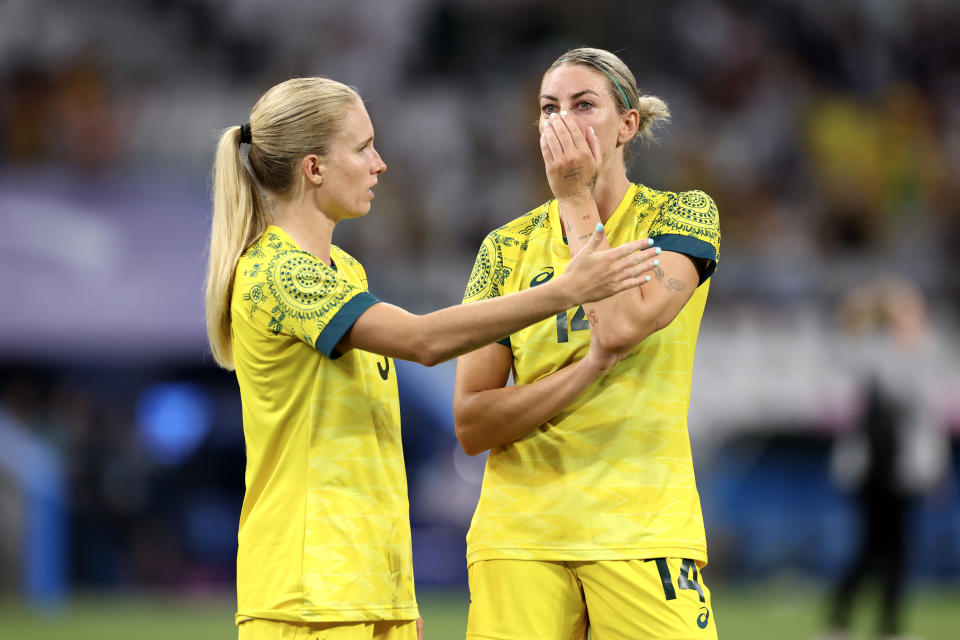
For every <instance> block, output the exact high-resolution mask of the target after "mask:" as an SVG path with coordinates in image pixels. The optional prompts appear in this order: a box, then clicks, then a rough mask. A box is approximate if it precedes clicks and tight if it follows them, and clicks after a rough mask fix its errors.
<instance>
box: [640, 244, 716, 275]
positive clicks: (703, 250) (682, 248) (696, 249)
mask: <svg viewBox="0 0 960 640" xmlns="http://www.w3.org/2000/svg"><path fill="white" fill-rule="evenodd" d="M651 237H652V238H653V239H654V240H655V241H656V245H657V246H658V247H660V248H661V249H663V250H664V251H675V252H677V253H682V254H683V255H685V256H690V257H691V258H702V259H704V260H707V261H708V263H707V268H706V269H705V270H704V272H703V274H702V275H701V276H700V284H703V283H704V282H706V281H707V278H709V277H710V276H712V275H713V272H714V271H716V270H717V252H716V250H715V249H714V248H713V245H712V244H710V243H709V242H704V241H703V240H700V239H699V238H694V237H692V236H684V235H680V234H674V233H668V234H664V235H662V236H651Z"/></svg>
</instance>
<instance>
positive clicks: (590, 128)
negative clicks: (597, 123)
mask: <svg viewBox="0 0 960 640" xmlns="http://www.w3.org/2000/svg"><path fill="white" fill-rule="evenodd" d="M587 129H589V130H590V134H591V135H597V132H596V131H594V130H593V127H587Z"/></svg>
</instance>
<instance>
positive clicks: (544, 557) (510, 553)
mask: <svg viewBox="0 0 960 640" xmlns="http://www.w3.org/2000/svg"><path fill="white" fill-rule="evenodd" d="M648 558H683V559H684V560H693V561H694V562H696V563H697V566H699V567H704V566H706V564H707V550H706V548H704V547H694V548H691V547H643V548H637V547H620V548H613V549H611V548H609V547H607V548H603V549H598V548H595V547H582V548H571V547H563V548H551V547H514V548H512V549H497V548H490V547H488V548H485V549H484V548H481V549H474V550H471V551H469V552H467V566H468V567H469V566H470V565H472V564H473V563H475V562H480V561H482V560H541V561H550V562H563V561H578V562H589V561H599V560H646V559H648Z"/></svg>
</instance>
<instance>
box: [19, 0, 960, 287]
mask: <svg viewBox="0 0 960 640" xmlns="http://www.w3.org/2000/svg"><path fill="white" fill-rule="evenodd" d="M91 5H94V6H95V8H93V9H92V8H91ZM0 11H2V15H0V18H2V19H0V25H2V26H0V47H2V50H0V81H2V84H3V91H2V92H0V163H2V165H3V166H6V167H22V166H28V167H37V166H43V165H55V166H58V167H65V168H70V169H75V170H80V171H83V172H89V174H91V179H95V176H96V175H97V174H98V173H102V172H116V171H124V170H127V169H129V168H130V167H134V166H148V167H151V168H157V167H160V168H166V169H167V170H176V171H187V172H191V173H194V174H196V175H202V174H204V173H205V172H206V170H207V168H208V165H209V161H210V156H211V149H212V144H211V143H212V141H213V140H214V138H215V135H216V132H217V130H218V129H219V128H222V127H224V126H228V125H232V124H237V123H239V122H242V121H243V120H245V116H246V114H247V113H248V110H249V108H250V106H251V104H252V102H253V100H254V99H255V97H256V96H257V95H259V94H260V93H261V92H262V91H263V90H264V89H265V88H266V87H268V86H270V85H272V84H274V83H275V82H277V81H279V80H282V79H285V78H287V77H289V76H291V75H309V74H320V75H329V76H331V77H334V78H337V79H340V80H343V81H345V82H348V83H350V84H353V85H354V86H356V87H358V89H359V90H360V92H361V94H362V95H363V96H364V97H365V98H366V100H367V102H368V108H369V111H370V112H371V115H372V117H373V120H374V124H375V126H376V127H377V133H378V137H377V140H378V144H379V146H380V148H381V152H382V155H383V156H384V158H385V160H386V161H387V164H388V166H389V167H390V169H389V172H388V174H387V176H386V177H385V179H384V180H383V181H382V186H381V187H380V190H379V191H378V201H377V204H376V208H375V212H374V213H375V215H376V216H377V218H378V222H379V224H377V225H369V226H366V227H365V230H364V233H363V236H362V237H359V236H358V237H353V236H350V235H349V234H348V233H345V234H344V235H345V236H346V237H348V238H349V240H350V241H351V242H350V244H358V245H360V249H361V250H359V251H358V252H359V253H363V252H364V251H366V254H367V255H369V256H371V257H374V256H379V257H380V261H381V262H384V263H387V262H389V264H390V266H391V269H381V271H382V272H383V273H384V275H385V278H387V282H384V283H383V286H384V288H385V289H387V290H390V291H398V290H399V291H400V292H401V293H402V294H403V295H405V296H409V297H414V298H416V297H417V295H418V289H416V288H415V287H413V286H412V285H411V284H410V282H409V276H410V275H411V271H410V269H419V270H418V271H417V272H416V273H417V275H419V276H420V278H418V279H419V280H427V285H426V289H427V290H428V291H430V290H432V289H434V288H436V287H440V288H441V289H442V290H444V291H447V290H452V289H459V288H460V287H461V286H462V282H460V280H463V277H462V273H461V272H462V271H463V269H460V270H458V271H456V272H455V276H451V281H450V282H446V281H444V280H443V279H442V278H443V275H439V274H437V273H436V272H437V271H441V272H442V271H443V270H436V269H427V268H426V267H428V266H433V265H435V264H436V263H437V262H441V263H443V262H445V261H449V262H452V261H456V262H457V263H462V262H465V261H469V260H470V259H471V257H472V255H473V254H474V252H475V250H476V247H477V245H478V242H479V239H481V238H482V235H483V234H484V233H485V232H486V231H488V230H489V229H491V228H493V227H495V226H497V225H499V224H500V223H502V222H504V221H506V220H508V219H510V218H512V217H514V216H516V215H519V214H520V213H522V212H524V211H526V210H529V209H530V208H532V207H533V206H535V205H536V204H538V203H539V202H540V201H542V200H543V199H544V198H545V197H546V196H547V192H546V185H545V181H544V180H543V176H542V173H543V172H542V162H541V160H540V158H539V149H538V146H537V143H536V137H535V135H534V133H533V131H534V129H533V127H532V123H533V122H534V120H535V119H536V95H537V87H538V82H539V79H540V74H541V73H542V71H543V69H544V68H545V67H546V66H547V65H548V64H549V63H550V62H551V61H552V60H553V59H554V58H555V57H556V56H557V55H559V54H560V53H561V52H563V51H564V50H566V49H567V48H569V47H572V46H576V45H579V44H591V45H596V46H601V47H606V48H609V49H611V50H615V51H617V52H618V53H619V55H621V57H622V58H623V59H624V60H625V61H626V62H627V63H628V64H629V65H630V66H631V68H632V69H633V70H634V71H635V73H636V75H637V76H638V81H639V84H640V86H641V89H642V90H643V91H646V92H648V93H652V94H655V95H659V96H661V97H663V98H664V99H665V100H667V102H668V103H669V104H670V106H671V108H672V110H673V114H674V121H673V124H672V125H671V126H670V127H669V128H668V129H666V130H664V131H662V132H661V136H660V137H661V142H660V144H659V145H651V146H648V147H646V148H642V149H640V150H638V151H637V153H636V158H635V161H634V171H633V177H634V179H636V180H640V181H643V182H645V183H648V184H650V185H651V186H656V187H659V188H665V189H671V190H685V189H689V188H702V189H703V190H705V191H707V192H708V193H710V194H711V195H712V196H713V197H714V199H715V200H716V201H717V203H718V205H719V208H720V211H721V215H722V216H723V230H724V243H723V248H724V257H725V258H726V257H729V261H730V263H734V264H733V267H732V268H730V269H729V270H728V269H724V271H728V272H730V273H734V272H735V273H736V275H737V276H738V277H736V278H733V277H729V278H722V277H721V278H718V282H717V284H718V285H719V284H721V283H722V285H723V286H722V287H721V286H718V287H717V289H722V290H723V291H724V292H729V293H731V294H736V295H738V296H742V295H755V294H756V295H761V296H763V297H764V298H766V299H771V298H773V299H777V300H779V301H780V302H783V303H784V304H790V303H791V301H794V300H796V299H797V298H798V296H799V297H800V298H801V299H803V301H804V302H806V301H808V299H809V298H810V297H811V296H813V297H816V296H817V295H820V294H821V293H822V292H823V291H824V290H825V289H826V290H828V291H830V290H832V291H834V292H836V291H835V290H836V289H837V288H839V287H844V286H847V285H848V284H852V283H849V282H847V280H849V279H851V278H853V279H855V278H856V277H857V274H859V273H861V272H862V269H860V270H857V269H856V265H860V264H865V263H866V264H869V265H870V266H869V267H864V268H871V269H873V268H876V265H877V264H878V263H879V264H881V265H884V266H887V267H891V268H893V267H895V268H896V269H898V270H900V271H901V272H904V273H906V274H907V275H910V276H912V277H914V278H916V279H918V280H919V281H920V282H921V284H922V285H924V286H925V287H928V288H930V289H934V290H936V291H937V292H938V293H943V294H944V299H949V300H956V299H960V296H958V295H957V294H958V293H960V280H958V277H957V276H956V275H955V274H956V273H958V272H960V270H958V269H957V268H956V267H957V262H956V260H957V258H956V257H954V256H955V252H952V251H948V250H947V248H948V247H949V246H951V243H953V242H955V241H956V240H957V236H958V231H957V229H958V227H960V223H958V220H960V212H958V207H960V205H958V204H957V203H958V202H960V197H958V195H960V194H958V186H957V181H956V180H954V179H952V178H953V176H956V175H957V173H958V171H960V110H958V107H957V105H958V104H960V75H958V63H960V47H958V45H957V44H956V42H955V38H954V34H955V33H956V31H957V29H958V28H960V7H958V6H957V4H956V3H954V2H950V1H948V0H911V1H904V2H876V1H873V2H871V1H868V0H841V1H839V2H832V3H818V2H799V3H798V2H792V1H787V0H776V1H773V2H760V1H739V2H721V1H719V0H682V1H680V2H670V3H637V2H613V1H600V2H591V3H588V4H584V3H578V2H568V1H565V0H561V1H558V2H546V1H544V0H494V1H488V0H485V1H482V2H481V1H477V0H396V1H395V2H389V3H382V2H373V1H371V0H358V1H356V2H350V3H346V2H327V3H315V2H301V1H296V0H290V1H288V2H281V3H272V2H271V3H267V2H256V1H254V0H247V1H242V2H227V1H226V0H165V1H164V0H150V1H142V2H134V3H130V2H121V1H119V0H94V1H93V2H85V3H81V4H77V3H69V2H63V1H59V0H39V1H37V2H25V1H17V0H14V1H13V2H7V3H4V5H3V8H2V9H0ZM345 231H347V232H348V230H346V229H345ZM373 261H374V262H376V261H377V260H376V258H374V259H373ZM425 263H427V264H426V265H425ZM397 264H399V265H408V266H407V267H406V268H401V270H400V273H399V274H397V275H395V276H393V277H391V273H393V272H394V271H393V267H394V266H395V265H397ZM409 265H413V266H409ZM851 265H854V266H853V267H851ZM850 268H853V269H854V270H855V273H854V274H849V273H848V270H849V269H850ZM454 278H456V279H454ZM947 294H952V295H947ZM419 295H421V296H422V295H424V294H423V293H419ZM426 295H430V294H429V293H428V294H426Z"/></svg>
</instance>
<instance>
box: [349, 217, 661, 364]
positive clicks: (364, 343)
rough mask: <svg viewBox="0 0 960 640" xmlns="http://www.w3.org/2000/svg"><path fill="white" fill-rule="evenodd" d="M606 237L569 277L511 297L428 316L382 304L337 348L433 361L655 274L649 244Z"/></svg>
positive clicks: (588, 249)
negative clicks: (615, 242) (609, 243)
mask: <svg viewBox="0 0 960 640" xmlns="http://www.w3.org/2000/svg"><path fill="white" fill-rule="evenodd" d="M601 242H606V241H605V240H604V239H603V233H602V227H601V231H599V232H596V233H594V234H593V237H592V238H589V239H587V240H586V243H585V245H584V249H583V251H581V254H582V255H578V256H577V257H576V258H575V259H574V260H573V261H572V262H571V263H570V267H569V268H568V269H567V271H566V272H565V273H564V274H563V275H562V276H560V277H559V278H556V279H554V280H551V281H550V282H547V283H545V284H543V285H541V286H538V287H533V288H530V289H526V290H524V291H520V292H517V293H514V294H511V295H507V296H502V297H499V298H496V299H491V300H483V301H480V302H475V303H472V304H469V305H457V306H454V307H447V308H445V309H440V310H439V311H434V312H433V313H428V314H426V315H415V314H412V313H409V312H407V311H404V310H403V309H401V308H400V307H397V306H394V305H391V304H386V303H378V304H375V305H373V306H371V307H370V308H369V309H367V310H366V311H364V312H363V313H362V314H361V315H360V317H359V318H357V320H356V321H355V322H354V323H353V326H352V327H351V328H350V330H349V331H348V332H347V333H346V334H345V335H344V337H343V338H342V339H341V340H340V342H339V343H338V345H337V348H338V350H339V351H340V352H341V353H343V352H344V351H346V350H348V349H352V348H358V349H363V350H364V351H370V352H372V353H378V354H381V355H385V356H391V357H395V358H402V359H404V360H412V361H414V362H419V363H421V364H425V365H427V366H432V365H434V364H437V363H439V362H443V361H444V360H448V359H450V358H453V357H456V356H458V355H460V354H463V353H467V352H468V351H472V350H473V349H476V348H477V347H481V346H483V345H486V344H490V343H491V342H495V341H496V340H499V339H500V338H503V337H504V336H508V335H510V334H511V333H514V332H516V331H519V330H520V329H522V328H524V327H526V326H528V325H530V324H533V323H534V322H539V321H540V320H543V319H544V318H548V317H550V316H551V315H554V314H555V313H558V312H560V311H563V310H565V309H569V308H570V307H572V306H576V305H578V304H581V303H582V302H586V301H590V300H597V299H600V298H604V297H607V296H610V295H613V294H615V293H617V292H619V291H622V290H624V289H627V288H636V287H637V286H638V285H639V284H640V282H641V281H645V280H647V279H648V278H649V276H648V275H646V274H647V272H649V271H650V270H651V269H653V256H654V254H653V252H652V251H650V250H649V246H648V245H647V243H645V242H633V243H629V244H625V245H623V246H621V247H617V248H615V249H609V248H608V249H606V250H604V251H598V250H597V247H599V246H600V244H601ZM643 249H646V251H643Z"/></svg>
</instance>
